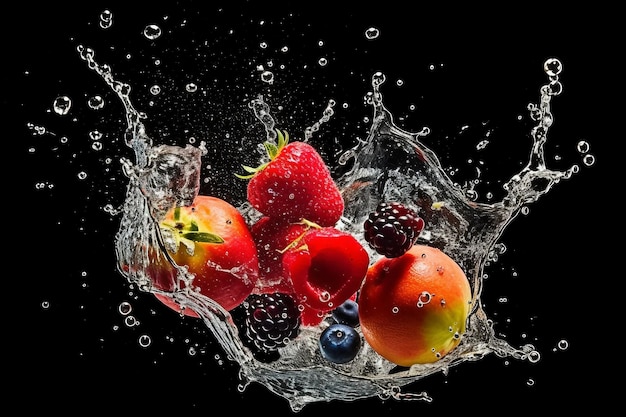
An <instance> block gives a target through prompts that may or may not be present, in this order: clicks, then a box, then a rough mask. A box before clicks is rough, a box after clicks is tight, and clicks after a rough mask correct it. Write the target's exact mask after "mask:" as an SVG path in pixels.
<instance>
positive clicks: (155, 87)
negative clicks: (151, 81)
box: [150, 84, 161, 96]
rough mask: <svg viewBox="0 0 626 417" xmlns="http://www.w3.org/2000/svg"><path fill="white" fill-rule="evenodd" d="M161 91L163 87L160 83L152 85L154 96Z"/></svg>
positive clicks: (151, 91)
mask: <svg viewBox="0 0 626 417" xmlns="http://www.w3.org/2000/svg"><path fill="white" fill-rule="evenodd" d="M160 93H161V87H160V86H158V85H156V84H155V85H153V86H152V87H150V94H152V95H153V96H156V95H159V94H160Z"/></svg>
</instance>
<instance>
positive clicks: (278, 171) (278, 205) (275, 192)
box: [239, 131, 344, 227]
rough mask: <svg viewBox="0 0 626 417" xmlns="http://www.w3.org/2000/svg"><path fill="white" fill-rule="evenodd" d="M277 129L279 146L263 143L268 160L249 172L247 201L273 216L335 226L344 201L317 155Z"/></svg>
mask: <svg viewBox="0 0 626 417" xmlns="http://www.w3.org/2000/svg"><path fill="white" fill-rule="evenodd" d="M277 132H278V145H274V144H272V143H269V142H266V143H265V148H266V150H267V153H268V156H269V158H270V161H269V162H268V163H266V164H263V165H261V166H260V167H258V168H251V167H247V166H244V169H245V170H246V171H247V172H248V173H249V174H250V175H247V176H239V177H240V178H244V179H247V178H249V179H250V182H249V183H248V188H247V196H248V201H249V202H250V204H251V205H252V206H253V207H254V208H255V209H257V210H258V211H260V212H261V213H263V214H264V215H265V216H269V217H271V218H274V219H280V221H282V222H285V223H297V222H299V221H300V220H301V219H307V220H309V221H312V222H314V223H317V224H318V225H320V226H322V227H326V226H334V225H335V224H336V223H337V221H338V220H339V218H340V217H341V215H342V214H343V209H344V201H343V198H342V196H341V193H340V191H339V189H338V187H337V185H336V184H335V182H334V180H333V178H332V177H331V175H330V170H329V169H328V167H327V166H326V164H325V163H324V160H323V159H322V157H321V156H320V154H319V153H318V152H317V150H315V148H313V147H312V146H311V145H309V144H307V143H304V142H291V143H288V141H289V136H288V135H287V134H286V133H285V135H284V136H283V134H282V133H281V132H280V131H277Z"/></svg>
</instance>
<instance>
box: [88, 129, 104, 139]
mask: <svg viewBox="0 0 626 417" xmlns="http://www.w3.org/2000/svg"><path fill="white" fill-rule="evenodd" d="M89 138H90V139H91V140H100V139H102V132H100V131H99V130H92V131H91V132H89Z"/></svg>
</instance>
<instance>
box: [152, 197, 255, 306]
mask: <svg viewBox="0 0 626 417" xmlns="http://www.w3.org/2000/svg"><path fill="white" fill-rule="evenodd" d="M160 227H161V232H162V235H163V237H164V241H165V246H166V247H167V250H168V253H169V255H170V256H171V258H172V260H173V261H174V262H176V264H177V265H179V266H186V267H187V268H188V270H189V272H190V273H191V274H193V275H194V278H193V280H192V282H191V288H190V289H191V291H198V292H199V293H201V294H203V295H205V296H207V297H209V298H211V299H213V300H214V301H216V302H217V303H219V304H220V305H221V306H222V307H223V308H224V309H225V310H228V311H230V310H232V309H233V308H235V307H237V306H238V305H239V304H241V303H242V302H243V301H244V300H245V299H246V297H248V295H250V293H251V292H252V290H253V289H254V287H255V285H256V283H257V281H258V278H259V262H258V256H257V250H256V245H255V243H254V240H253V238H252V234H251V232H250V230H249V228H248V225H247V223H246V221H245V219H244V218H243V216H242V215H241V213H240V212H239V211H238V210H237V208H236V207H234V206H232V205H231V204H230V203H228V202H226V201H224V200H222V199H220V198H217V197H213V196H207V195H198V196H197V197H196V198H195V199H194V201H193V203H192V204H191V205H190V206H186V207H176V208H173V209H171V210H170V211H169V212H168V213H167V214H166V216H165V218H164V219H163V220H162V221H161V222H160ZM172 271H173V270H172V266H171V265H169V264H167V265H166V262H163V261H162V262H155V263H153V264H152V265H151V267H150V268H149V273H150V274H151V278H152V281H153V283H154V286H155V287H156V288H157V289H159V290H162V291H166V292H171V291H174V290H175V289H176V283H175V279H174V277H175V274H174V273H173V272H172ZM183 285H184V283H182V282H181V286H183ZM155 296H156V297H157V298H158V299H159V300H160V301H161V302H163V303H164V304H165V305H167V306H168V307H170V308H172V309H174V310H176V311H178V312H182V313H183V314H185V315H187V316H191V317H198V314H197V313H196V312H194V311H192V310H190V309H188V308H186V309H181V307H180V306H179V305H178V304H177V303H175V302H174V301H173V300H172V299H171V298H170V297H167V296H166V295H163V294H160V293H155Z"/></svg>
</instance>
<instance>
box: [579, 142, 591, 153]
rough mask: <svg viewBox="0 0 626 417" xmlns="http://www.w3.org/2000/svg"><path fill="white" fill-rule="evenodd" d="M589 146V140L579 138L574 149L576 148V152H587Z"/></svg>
mask: <svg viewBox="0 0 626 417" xmlns="http://www.w3.org/2000/svg"><path fill="white" fill-rule="evenodd" d="M589 148H590V146H589V142H587V141H586V140H581V141H579V142H578V143H577V144H576V149H578V152H580V153H587V152H589Z"/></svg>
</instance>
